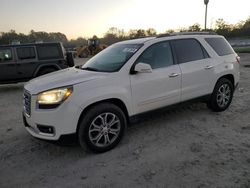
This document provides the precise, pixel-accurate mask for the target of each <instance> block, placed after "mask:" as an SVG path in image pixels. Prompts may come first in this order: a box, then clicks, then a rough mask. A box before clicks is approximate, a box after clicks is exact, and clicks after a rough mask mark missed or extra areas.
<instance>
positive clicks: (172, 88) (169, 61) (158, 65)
mask: <svg viewBox="0 0 250 188" xmlns="http://www.w3.org/2000/svg"><path fill="white" fill-rule="evenodd" d="M135 63H136V64H137V63H147V64H149V65H150V66H151V67H152V72H151V73H136V74H133V75H131V76H130V82H131V92H132V102H133V107H134V112H135V114H138V113H142V112H146V111H149V110H153V109H157V108H160V107H163V106H166V105H170V104H174V103H178V102H180V89H181V71H180V67H179V65H175V64H174V61H173V56H172V51H171V47H170V44H169V42H167V41H165V42H160V43H156V44H153V45H152V46H150V47H148V48H147V49H146V50H145V51H144V52H143V53H142V55H141V56H140V57H139V58H138V59H137V60H136V62H135Z"/></svg>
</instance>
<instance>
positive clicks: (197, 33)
mask: <svg viewBox="0 0 250 188" xmlns="http://www.w3.org/2000/svg"><path fill="white" fill-rule="evenodd" d="M178 35H217V33H215V32H211V31H201V32H177V33H164V34H160V35H158V36H157V38H161V37H170V36H178Z"/></svg>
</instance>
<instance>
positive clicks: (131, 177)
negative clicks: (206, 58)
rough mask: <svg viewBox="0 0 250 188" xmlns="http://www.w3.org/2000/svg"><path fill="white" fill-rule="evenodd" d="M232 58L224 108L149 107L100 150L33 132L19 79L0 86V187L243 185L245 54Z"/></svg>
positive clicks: (247, 122)
mask: <svg viewBox="0 0 250 188" xmlns="http://www.w3.org/2000/svg"><path fill="white" fill-rule="evenodd" d="M240 56H241V81H240V86H239V88H238V89H237V91H236V92H235V96H234V99H233V102H232V104H231V107H230V108H229V109H228V110H227V111H225V112H222V113H214V112H211V111H210V110H208V109H207V107H206V105H204V104H202V103H196V104H192V105H186V106H184V107H178V108H175V109H172V110H164V111H162V112H161V113H159V112H158V113H152V114H151V115H149V116H148V117H146V118H145V119H142V120H140V121H139V122H137V123H134V124H132V125H130V126H129V128H128V130H127V134H126V137H125V139H124V140H123V141H122V142H121V143H120V144H119V145H118V147H116V148H115V149H113V150H112V151H109V152H106V153H103V154H93V153H86V152H85V151H83V150H82V149H81V148H80V146H79V145H78V144H77V143H74V142H73V143H72V144H70V145H68V146H65V145H64V146H62V145H58V144H55V143H49V142H45V141H41V140H37V139H35V138H33V137H32V136H30V135H29V134H28V133H27V132H26V130H25V128H24V126H23V123H22V115H21V111H22V87H23V84H22V83H21V84H16V85H5V86H0V187H105V188H106V187H143V188H144V187H171V188H172V187H178V188H180V187H197V188H206V187H221V188H222V187H239V188H247V187H250V67H248V68H247V67H245V65H250V54H241V55H240Z"/></svg>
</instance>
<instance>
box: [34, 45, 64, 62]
mask: <svg viewBox="0 0 250 188" xmlns="http://www.w3.org/2000/svg"><path fill="white" fill-rule="evenodd" d="M37 53H38V57H39V59H42V60H45V59H59V58H62V56H63V55H62V51H61V48H60V46H59V45H38V46H37Z"/></svg>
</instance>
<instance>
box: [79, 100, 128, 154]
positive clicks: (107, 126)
mask: <svg viewBox="0 0 250 188" xmlns="http://www.w3.org/2000/svg"><path fill="white" fill-rule="evenodd" d="M126 124H127V122H126V117H125V115H124V113H123V111H122V110H121V109H120V108H119V107H117V106H116V105H114V104H111V103H103V104H99V105H96V106H94V107H92V108H91V109H90V110H89V111H88V112H87V113H86V115H85V116H84V118H83V119H82V121H81V122H80V127H79V130H78V138H79V142H80V145H81V146H82V147H83V148H85V146H87V147H88V148H89V149H90V150H92V151H93V152H99V153H100V152H105V151H108V150H111V149H112V148H114V147H115V146H116V145H117V144H118V143H119V142H120V140H121V139H122V137H123V135H124V131H125V127H126Z"/></svg>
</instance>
